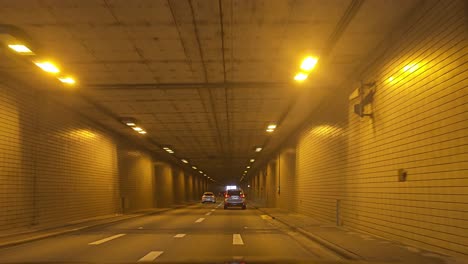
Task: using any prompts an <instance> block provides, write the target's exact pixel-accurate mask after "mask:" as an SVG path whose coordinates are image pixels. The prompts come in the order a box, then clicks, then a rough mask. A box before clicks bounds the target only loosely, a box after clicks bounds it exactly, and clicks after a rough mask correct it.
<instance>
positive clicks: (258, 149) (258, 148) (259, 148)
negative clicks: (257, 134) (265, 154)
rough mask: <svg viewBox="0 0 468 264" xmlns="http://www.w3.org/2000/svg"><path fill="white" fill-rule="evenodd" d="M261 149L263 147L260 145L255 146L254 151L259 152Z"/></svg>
mask: <svg viewBox="0 0 468 264" xmlns="http://www.w3.org/2000/svg"><path fill="white" fill-rule="evenodd" d="M262 149H263V148H261V147H256V148H255V152H260V151H262Z"/></svg>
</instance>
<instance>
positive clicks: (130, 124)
mask: <svg viewBox="0 0 468 264" xmlns="http://www.w3.org/2000/svg"><path fill="white" fill-rule="evenodd" d="M125 124H126V125H127V126H131V127H132V126H136V124H135V123H133V122H127V123H125Z"/></svg>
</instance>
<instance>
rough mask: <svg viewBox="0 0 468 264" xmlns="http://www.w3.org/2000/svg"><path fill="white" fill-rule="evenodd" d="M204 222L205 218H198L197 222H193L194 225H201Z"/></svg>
mask: <svg viewBox="0 0 468 264" xmlns="http://www.w3.org/2000/svg"><path fill="white" fill-rule="evenodd" d="M204 220H205V218H198V219H197V221H195V223H201V222H203V221H204Z"/></svg>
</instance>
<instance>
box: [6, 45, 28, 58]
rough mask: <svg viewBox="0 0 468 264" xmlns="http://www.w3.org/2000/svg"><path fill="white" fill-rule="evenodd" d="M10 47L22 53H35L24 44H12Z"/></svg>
mask: <svg viewBox="0 0 468 264" xmlns="http://www.w3.org/2000/svg"><path fill="white" fill-rule="evenodd" d="M8 47H9V48H10V49H12V50H14V51H16V52H18V53H20V54H22V55H34V52H32V50H30V49H29V48H28V47H26V46H25V45H23V44H10V45H8Z"/></svg>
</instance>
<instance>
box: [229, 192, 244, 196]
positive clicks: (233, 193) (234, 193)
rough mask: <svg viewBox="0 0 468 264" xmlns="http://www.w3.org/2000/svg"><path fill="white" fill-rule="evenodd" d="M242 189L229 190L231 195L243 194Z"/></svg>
mask: <svg viewBox="0 0 468 264" xmlns="http://www.w3.org/2000/svg"><path fill="white" fill-rule="evenodd" d="M241 193H242V192H241V191H228V194H229V195H241Z"/></svg>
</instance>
